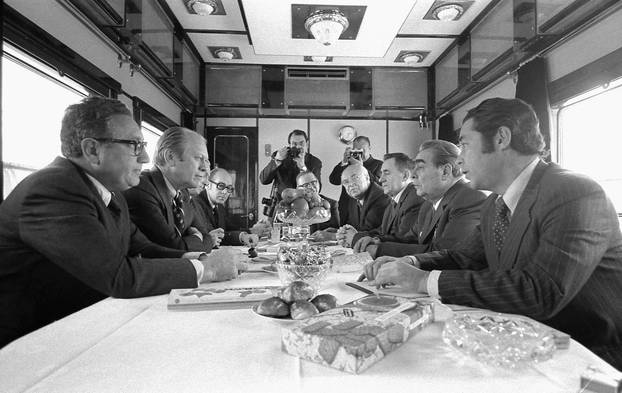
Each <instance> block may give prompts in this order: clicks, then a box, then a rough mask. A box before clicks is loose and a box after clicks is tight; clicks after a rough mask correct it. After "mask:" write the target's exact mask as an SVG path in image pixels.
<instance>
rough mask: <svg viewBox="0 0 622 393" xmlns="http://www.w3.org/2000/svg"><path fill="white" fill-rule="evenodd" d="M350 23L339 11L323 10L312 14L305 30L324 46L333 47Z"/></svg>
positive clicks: (306, 22) (306, 21)
mask: <svg viewBox="0 0 622 393" xmlns="http://www.w3.org/2000/svg"><path fill="white" fill-rule="evenodd" d="M348 26H350V23H349V22H348V18H346V17H345V15H344V14H343V13H342V12H341V11H339V10H327V9H321V10H316V11H315V12H312V13H311V15H309V16H308V17H307V19H306V20H305V29H307V31H308V32H309V33H311V34H313V37H315V39H316V40H317V41H318V42H320V43H321V44H322V45H326V46H329V45H333V44H334V43H335V42H337V40H338V39H339V36H341V33H343V32H344V31H345V30H346V29H347V28H348Z"/></svg>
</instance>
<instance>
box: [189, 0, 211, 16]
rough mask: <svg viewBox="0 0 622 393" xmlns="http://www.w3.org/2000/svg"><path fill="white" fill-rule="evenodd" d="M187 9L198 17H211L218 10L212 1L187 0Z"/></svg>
mask: <svg viewBox="0 0 622 393" xmlns="http://www.w3.org/2000/svg"><path fill="white" fill-rule="evenodd" d="M188 8H189V9H191V10H192V11H194V12H195V13H196V14H198V15H203V16H205V15H211V14H213V13H214V12H216V10H217V9H218V5H217V4H216V2H215V1H214V0H188Z"/></svg>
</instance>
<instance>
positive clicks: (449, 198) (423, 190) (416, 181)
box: [361, 139, 486, 258]
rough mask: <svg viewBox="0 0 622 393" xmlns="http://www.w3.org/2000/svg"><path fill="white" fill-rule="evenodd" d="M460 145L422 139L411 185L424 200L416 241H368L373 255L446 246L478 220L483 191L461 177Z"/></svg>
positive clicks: (416, 228)
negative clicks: (376, 242)
mask: <svg viewBox="0 0 622 393" xmlns="http://www.w3.org/2000/svg"><path fill="white" fill-rule="evenodd" d="M459 155H460V149H459V148H458V147H457V146H456V145H454V144H453V143H451V142H447V141H443V140H440V139H433V140H429V141H425V142H423V143H422V144H421V146H420V147H419V153H417V156H416V157H415V176H414V177H413V185H414V186H415V189H416V190H417V194H418V195H419V196H421V197H423V198H424V199H425V200H426V201H425V202H424V203H423V205H421V210H420V211H419V216H418V218H417V223H416V225H414V226H413V227H412V228H411V231H417V233H416V238H417V241H416V242H411V243H399V242H392V241H383V242H380V243H378V244H369V245H368V246H367V247H366V248H365V250H361V251H368V252H369V253H370V254H371V255H372V257H374V258H375V257H377V256H383V255H389V256H394V257H401V256H404V255H409V254H417V253H422V252H428V251H435V250H442V249H445V248H449V247H451V246H453V245H455V244H458V242H460V241H462V240H464V238H466V237H467V235H469V234H470V233H471V232H472V231H473V229H474V228H475V226H477V225H478V224H479V217H480V207H481V205H482V202H484V200H485V199H486V195H485V194H484V193H483V192H482V191H479V190H474V189H473V188H471V187H470V186H469V184H468V183H467V182H466V181H465V180H464V175H463V174H462V170H461V169H460V166H459V165H458V164H459V162H458V156H459Z"/></svg>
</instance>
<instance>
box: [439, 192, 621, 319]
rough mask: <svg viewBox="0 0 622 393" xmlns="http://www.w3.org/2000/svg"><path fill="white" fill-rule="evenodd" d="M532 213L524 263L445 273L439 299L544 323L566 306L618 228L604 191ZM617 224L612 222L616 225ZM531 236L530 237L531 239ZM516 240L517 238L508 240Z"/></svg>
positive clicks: (553, 201) (557, 201) (525, 241)
mask: <svg viewBox="0 0 622 393" xmlns="http://www.w3.org/2000/svg"><path fill="white" fill-rule="evenodd" d="M551 199H552V200H551V201H549V204H551V205H554V206H548V207H544V208H542V207H540V208H539V209H540V210H539V211H538V212H534V213H533V215H534V217H533V220H535V221H536V222H535V223H532V224H533V225H537V230H535V229H532V230H531V231H528V233H526V234H525V236H528V237H529V238H528V239H525V240H523V242H522V243H521V246H522V247H526V246H529V245H531V246H532V247H533V252H531V253H529V252H527V253H526V254H525V250H524V249H521V252H522V255H523V259H522V260H521V259H519V260H518V261H517V262H516V264H517V265H518V266H514V267H512V268H509V267H508V269H507V270H501V269H500V270H495V271H491V270H482V271H468V270H467V271H460V270H455V271H444V272H442V273H441V275H440V278H439V292H440V295H441V297H442V299H443V301H446V302H449V303H455V304H466V305H471V306H475V307H482V308H488V309H491V310H494V311H499V312H512V313H518V314H522V315H527V316H529V317H532V318H535V319H540V320H542V319H548V318H550V317H551V316H553V315H555V314H556V313H557V312H558V311H559V310H560V309H562V308H563V307H565V306H566V305H567V304H568V303H569V302H570V300H572V299H573V297H574V296H575V295H576V294H577V292H578V291H579V290H580V289H581V288H582V287H583V285H584V284H585V283H586V282H587V280H588V278H589V277H590V275H591V274H592V272H593V271H594V269H595V268H596V266H597V265H598V263H599V262H600V260H601V259H602V257H603V255H604V253H605V252H606V250H607V247H608V243H609V239H610V238H611V237H612V233H613V231H614V230H616V226H617V225H619V224H618V223H617V220H614V219H612V218H611V217H614V216H615V215H614V212H615V209H614V208H613V207H612V206H611V204H610V203H609V202H608V200H607V199H606V197H605V195H604V193H603V192H602V191H600V192H597V193H592V194H590V195H585V196H582V197H579V198H567V197H566V198H563V199H565V200H564V202H563V203H560V202H559V199H562V198H560V197H558V198H551ZM614 221H616V222H614ZM530 236H533V237H530ZM507 241H518V240H517V239H506V242H507Z"/></svg>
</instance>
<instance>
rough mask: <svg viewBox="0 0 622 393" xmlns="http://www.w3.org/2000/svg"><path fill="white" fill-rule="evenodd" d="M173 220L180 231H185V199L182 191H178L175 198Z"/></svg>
mask: <svg viewBox="0 0 622 393" xmlns="http://www.w3.org/2000/svg"><path fill="white" fill-rule="evenodd" d="M173 220H174V221H175V227H176V228H177V230H178V231H179V233H183V232H184V200H183V197H182V194H181V191H177V194H175V197H174V198H173Z"/></svg>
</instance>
